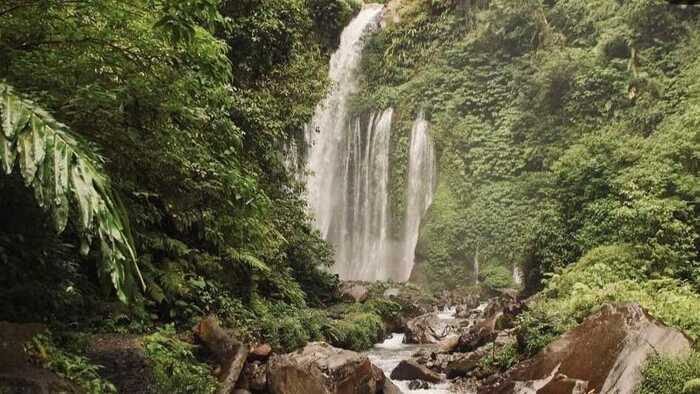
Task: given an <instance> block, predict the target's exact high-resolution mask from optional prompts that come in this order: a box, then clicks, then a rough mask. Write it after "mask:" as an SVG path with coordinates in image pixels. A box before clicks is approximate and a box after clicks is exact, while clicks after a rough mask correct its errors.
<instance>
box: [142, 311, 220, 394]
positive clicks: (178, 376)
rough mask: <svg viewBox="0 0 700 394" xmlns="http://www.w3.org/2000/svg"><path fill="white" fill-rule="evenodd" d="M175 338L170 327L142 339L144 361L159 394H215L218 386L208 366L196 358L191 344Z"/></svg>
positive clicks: (172, 327)
mask: <svg viewBox="0 0 700 394" xmlns="http://www.w3.org/2000/svg"><path fill="white" fill-rule="evenodd" d="M175 335H176V334H175V327H174V326H173V325H172V324H169V325H166V326H164V327H163V328H162V329H160V330H159V331H158V332H156V333H154V334H151V335H149V336H147V337H146V338H145V339H144V345H145V351H146V358H147V359H148V361H149V363H150V364H151V367H152V368H153V374H154V377H155V379H156V382H157V383H158V387H159V388H160V389H161V392H162V393H192V394H209V393H213V392H215V391H216V389H217V386H218V384H217V382H216V379H214V377H213V376H212V375H211V373H210V372H209V367H208V366H207V365H206V364H203V363H201V362H199V361H198V360H197V359H196V358H195V356H194V354H193V353H192V349H193V346H192V345H190V344H188V343H186V342H183V341H180V340H179V339H177V338H176V336H175Z"/></svg>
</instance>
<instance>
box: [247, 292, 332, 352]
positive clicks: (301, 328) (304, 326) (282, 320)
mask: <svg viewBox="0 0 700 394" xmlns="http://www.w3.org/2000/svg"><path fill="white" fill-rule="evenodd" d="M254 310H255V313H256V315H257V316H258V317H259V321H258V325H259V327H260V333H259V336H260V337H262V338H263V339H264V340H265V341H267V342H268V343H270V345H272V347H273V348H274V349H275V350H277V351H282V352H290V351H293V350H296V349H299V348H301V347H304V346H305V345H306V343H307V342H309V341H316V340H321V339H323V335H322V332H323V331H322V329H323V327H324V326H325V325H326V324H327V320H328V318H327V316H326V315H325V313H323V311H321V310H318V309H310V308H306V307H296V306H292V305H288V304H284V303H276V304H270V303H262V302H258V303H256V305H255V308H254Z"/></svg>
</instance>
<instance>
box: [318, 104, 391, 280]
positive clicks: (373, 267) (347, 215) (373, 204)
mask: <svg viewBox="0 0 700 394" xmlns="http://www.w3.org/2000/svg"><path fill="white" fill-rule="evenodd" d="M393 113H394V111H393V110H392V109H388V110H386V111H384V112H382V113H376V114H375V113H373V114H371V115H370V117H369V121H368V122H367V124H366V127H364V125H363V122H362V120H361V119H359V118H356V119H354V120H353V122H352V123H353V124H352V126H351V128H350V134H349V138H348V141H347V147H346V149H345V155H344V156H345V157H344V162H345V163H344V169H343V171H342V172H341V179H342V180H343V183H342V184H341V186H340V191H341V192H342V195H341V196H340V202H341V205H340V206H339V207H338V210H337V211H336V212H335V217H334V221H333V222H332V223H331V227H330V228H329V232H328V234H327V238H328V239H329V240H330V241H331V242H332V243H333V244H334V245H335V248H336V256H335V257H336V264H335V266H334V271H335V272H337V273H338V274H339V275H340V277H341V278H347V279H361V280H385V279H389V277H390V270H389V267H388V265H387V264H386V263H387V262H388V261H389V260H390V259H391V254H392V250H391V249H392V247H391V242H390V240H389V237H388V228H389V211H388V209H389V193H388V183H389V139H390V135H391V134H390V133H391V119H392V116H393ZM341 157H342V156H341Z"/></svg>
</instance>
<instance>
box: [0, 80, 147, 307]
mask: <svg viewBox="0 0 700 394" xmlns="http://www.w3.org/2000/svg"><path fill="white" fill-rule="evenodd" d="M0 118H1V119H2V133H0V160H1V161H2V163H1V164H2V168H3V171H4V173H5V175H10V174H11V173H12V172H13V171H14V170H15V169H16V167H19V173H20V174H21V176H22V179H24V183H25V185H26V186H27V187H30V188H31V189H32V191H33V192H34V198H35V200H36V202H37V203H38V204H39V206H41V207H42V208H44V209H45V210H47V211H50V212H51V213H52V217H53V220H54V224H55V229H56V231H57V232H58V233H62V232H63V231H64V230H65V228H66V225H67V224H68V221H69V219H71V223H72V224H73V225H74V227H75V228H76V229H77V230H78V232H79V234H80V235H81V241H82V245H81V252H82V253H83V254H87V253H88V251H89V248H90V246H91V244H92V243H93V242H95V243H98V245H99V250H100V254H101V259H100V264H99V272H100V274H101V276H102V277H103V278H105V279H106V278H109V280H110V281H111V283H112V285H113V286H114V288H115V290H116V291H117V295H118V296H119V298H120V299H121V300H122V301H123V302H127V301H128V299H129V296H130V293H129V291H130V280H131V278H130V276H131V274H132V273H133V272H135V273H137V274H138V275H139V277H140V273H139V270H138V266H137V265H136V253H135V251H134V246H133V242H132V240H131V235H130V233H129V228H128V221H127V218H126V215H125V213H124V211H123V210H122V208H121V207H120V206H119V204H118V200H117V199H116V197H115V196H114V194H113V192H112V189H111V186H110V181H109V178H108V177H107V176H106V175H105V174H104V172H103V171H102V170H101V167H100V159H99V157H98V156H96V155H95V154H94V153H92V152H91V151H90V150H89V149H88V148H87V146H86V144H85V143H82V142H80V141H79V139H78V138H77V137H76V136H75V135H73V134H72V133H71V132H70V131H69V130H68V128H67V127H66V126H65V125H63V124H61V123H59V122H57V121H56V120H55V119H54V118H53V117H52V116H51V115H49V114H48V113H47V112H46V111H44V110H43V109H41V108H39V107H38V106H37V105H36V104H35V103H34V102H32V101H29V100H27V99H24V98H22V97H20V96H19V95H17V94H16V93H15V92H14V90H13V89H12V88H11V87H10V86H9V85H7V84H4V83H0ZM142 283H143V281H142Z"/></svg>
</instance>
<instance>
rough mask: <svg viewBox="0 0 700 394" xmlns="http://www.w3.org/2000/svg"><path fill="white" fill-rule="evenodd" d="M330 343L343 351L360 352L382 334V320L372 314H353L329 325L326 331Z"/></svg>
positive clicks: (369, 346) (371, 344)
mask: <svg viewBox="0 0 700 394" xmlns="http://www.w3.org/2000/svg"><path fill="white" fill-rule="evenodd" d="M326 333H327V336H328V337H329V340H330V342H331V343H332V344H333V345H334V346H338V347H342V348H344V349H351V350H355V351H361V350H366V349H369V348H371V347H372V346H373V345H374V344H375V343H376V342H378V341H379V340H380V339H381V338H382V336H383V333H384V324H383V323H382V318H381V317H380V316H379V315H377V314H376V313H372V312H353V313H350V314H348V315H346V317H345V318H344V319H342V320H336V321H333V322H331V323H330V325H329V327H327V330H326Z"/></svg>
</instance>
